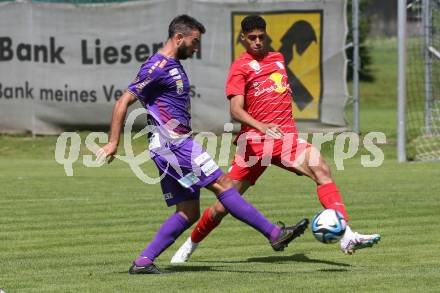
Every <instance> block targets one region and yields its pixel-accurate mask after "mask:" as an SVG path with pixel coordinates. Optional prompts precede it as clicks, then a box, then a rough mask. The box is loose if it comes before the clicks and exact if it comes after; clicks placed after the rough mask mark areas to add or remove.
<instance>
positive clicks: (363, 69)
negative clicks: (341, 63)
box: [345, 0, 374, 82]
mask: <svg viewBox="0 0 440 293" xmlns="http://www.w3.org/2000/svg"><path fill="white" fill-rule="evenodd" d="M369 2H371V0H360V3H359V58H360V69H359V79H360V80H362V81H369V82H370V81H373V80H374V75H373V73H372V71H371V64H372V60H371V52H370V51H371V48H370V47H368V46H367V44H366V40H367V38H368V34H369V33H370V29H371V25H370V19H369V18H367V17H366V16H365V14H364V13H363V12H364V11H365V7H366V6H367V5H368V4H369ZM347 22H348V24H347V25H348V35H347V42H346V43H347V44H349V43H351V42H353V31H352V0H347ZM345 53H346V55H347V58H348V60H349V63H348V66H349V68H348V71H347V79H348V80H352V79H353V71H352V60H353V47H350V48H347V49H346V51H345Z"/></svg>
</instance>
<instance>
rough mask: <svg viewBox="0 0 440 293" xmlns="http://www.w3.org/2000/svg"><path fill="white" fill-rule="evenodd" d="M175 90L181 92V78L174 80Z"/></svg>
mask: <svg viewBox="0 0 440 293" xmlns="http://www.w3.org/2000/svg"><path fill="white" fill-rule="evenodd" d="M176 87H177V89H176V92H177V93H178V94H179V95H180V94H181V93H183V81H182V80H181V79H178V80H176Z"/></svg>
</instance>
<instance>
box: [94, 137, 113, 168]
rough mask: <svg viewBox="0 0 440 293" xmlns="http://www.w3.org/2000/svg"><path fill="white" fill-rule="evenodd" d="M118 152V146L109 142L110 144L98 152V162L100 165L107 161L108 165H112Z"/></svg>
mask: <svg viewBox="0 0 440 293" xmlns="http://www.w3.org/2000/svg"><path fill="white" fill-rule="evenodd" d="M117 150H118V145H117V144H114V143H111V142H109V143H108V144H106V145H105V146H103V147H102V148H100V149H99V150H98V151H97V152H96V160H97V161H98V162H99V163H102V162H104V161H107V163H109V164H110V163H111V162H112V161H113V159H114V158H115V154H116V151H117Z"/></svg>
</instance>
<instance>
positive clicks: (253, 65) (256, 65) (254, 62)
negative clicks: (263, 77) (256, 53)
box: [248, 60, 261, 71]
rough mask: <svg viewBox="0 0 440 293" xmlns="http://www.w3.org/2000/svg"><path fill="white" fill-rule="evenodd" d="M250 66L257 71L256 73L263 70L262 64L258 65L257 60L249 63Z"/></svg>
mask: <svg viewBox="0 0 440 293" xmlns="http://www.w3.org/2000/svg"><path fill="white" fill-rule="evenodd" d="M248 64H249V66H250V67H251V68H252V69H253V70H255V71H260V69H261V67H260V64H259V63H258V61H257V60H252V61H251V62H249V63H248Z"/></svg>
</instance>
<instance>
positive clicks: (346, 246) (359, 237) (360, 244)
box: [341, 226, 380, 254]
mask: <svg viewBox="0 0 440 293" xmlns="http://www.w3.org/2000/svg"><path fill="white" fill-rule="evenodd" d="M379 240H380V235H379V234H372V235H363V234H359V233H357V232H353V231H351V229H350V227H349V226H347V228H346V229H345V234H344V237H342V239H341V250H342V252H343V253H345V254H353V253H354V252H355V251H356V250H358V249H362V248H366V247H372V246H373V245H374V244H377V243H378V242H379Z"/></svg>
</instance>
